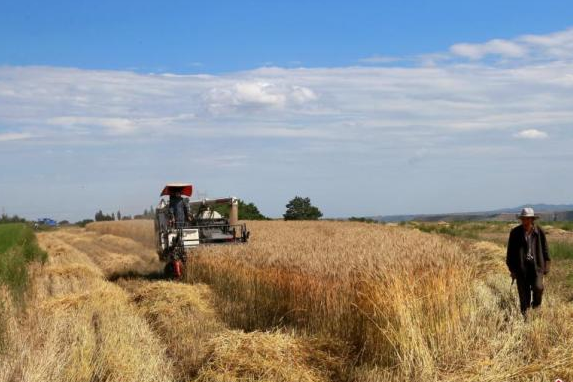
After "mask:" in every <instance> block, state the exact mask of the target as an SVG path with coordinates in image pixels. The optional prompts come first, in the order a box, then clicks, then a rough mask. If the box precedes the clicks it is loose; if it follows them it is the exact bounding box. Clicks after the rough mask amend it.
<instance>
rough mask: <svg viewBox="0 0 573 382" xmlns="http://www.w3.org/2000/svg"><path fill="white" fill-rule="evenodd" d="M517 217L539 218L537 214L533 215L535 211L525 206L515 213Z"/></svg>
mask: <svg viewBox="0 0 573 382" xmlns="http://www.w3.org/2000/svg"><path fill="white" fill-rule="evenodd" d="M517 218H518V219H523V218H534V219H539V216H537V215H535V211H533V208H531V207H525V208H524V209H522V210H521V213H520V214H519V215H517Z"/></svg>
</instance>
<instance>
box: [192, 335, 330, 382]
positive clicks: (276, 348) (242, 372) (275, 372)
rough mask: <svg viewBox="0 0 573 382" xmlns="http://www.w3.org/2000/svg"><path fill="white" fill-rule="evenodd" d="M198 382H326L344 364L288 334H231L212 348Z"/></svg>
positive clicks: (219, 338) (217, 340)
mask: <svg viewBox="0 0 573 382" xmlns="http://www.w3.org/2000/svg"><path fill="white" fill-rule="evenodd" d="M207 348H208V350H209V358H208V361H207V362H206V363H205V364H204V365H203V367H202V368H201V370H200V371H199V375H198V378H197V381H200V382H228V381H245V382H247V381H261V382H263V381H264V382H326V381H329V380H330V372H331V370H332V369H333V365H336V364H337V363H339V362H340V361H339V360H337V359H335V358H332V356H330V355H329V354H328V353H326V352H323V351H320V350H319V349H317V348H316V347H311V346H309V345H308V344H307V343H305V342H302V341H301V340H300V339H298V338H296V337H295V336H293V335H289V334H285V333H278V332H277V333H261V332H251V333H243V332H239V331H228V332H225V333H223V334H222V335H220V336H218V337H215V338H213V339H212V340H211V341H210V342H209V343H208V344H207Z"/></svg>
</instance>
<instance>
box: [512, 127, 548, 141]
mask: <svg viewBox="0 0 573 382" xmlns="http://www.w3.org/2000/svg"><path fill="white" fill-rule="evenodd" d="M515 137H516V138H523V139H544V138H547V137H548V135H547V133H546V132H544V131H540V130H537V129H527V130H522V131H520V132H518V133H516V134H515Z"/></svg>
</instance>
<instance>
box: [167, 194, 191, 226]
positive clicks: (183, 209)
mask: <svg viewBox="0 0 573 382" xmlns="http://www.w3.org/2000/svg"><path fill="white" fill-rule="evenodd" d="M169 212H171V215H172V216H173V218H174V219H175V223H177V224H184V223H185V222H186V221H187V220H188V219H189V211H188V209H187V204H185V201H184V200H183V198H181V197H179V198H178V197H176V196H171V197H170V198H169Z"/></svg>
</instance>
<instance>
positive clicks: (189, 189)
mask: <svg viewBox="0 0 573 382" xmlns="http://www.w3.org/2000/svg"><path fill="white" fill-rule="evenodd" d="M175 191H179V192H181V195H185V196H189V197H191V194H192V193H193V186H192V185H191V184H189V183H168V184H167V185H166V186H165V188H164V189H163V191H161V195H160V196H169V195H170V194H171V193H172V192H175Z"/></svg>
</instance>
